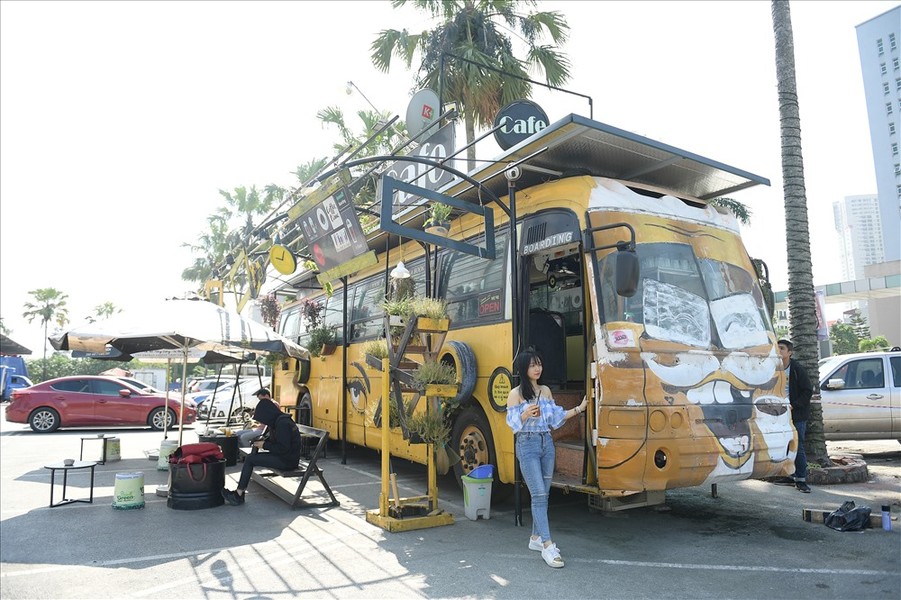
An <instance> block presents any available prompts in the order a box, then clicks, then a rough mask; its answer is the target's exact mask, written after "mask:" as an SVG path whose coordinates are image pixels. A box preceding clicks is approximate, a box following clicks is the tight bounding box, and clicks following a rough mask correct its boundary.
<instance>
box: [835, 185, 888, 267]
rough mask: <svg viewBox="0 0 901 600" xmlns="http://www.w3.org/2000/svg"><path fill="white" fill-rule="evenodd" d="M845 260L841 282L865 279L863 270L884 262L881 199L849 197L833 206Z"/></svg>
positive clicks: (870, 196)
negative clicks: (880, 211)
mask: <svg viewBox="0 0 901 600" xmlns="http://www.w3.org/2000/svg"><path fill="white" fill-rule="evenodd" d="M832 215H833V218H834V219H835V231H836V232H837V233H838V239H839V248H840V250H841V260H842V281H854V280H855V279H862V278H863V276H864V273H863V268H864V267H866V266H869V265H873V264H876V263H881V262H884V261H885V250H884V244H883V238H882V229H883V228H882V219H880V214H879V197H878V196H875V195H872V194H871V195H869V196H847V197H845V199H844V200H843V201H841V202H833V203H832Z"/></svg>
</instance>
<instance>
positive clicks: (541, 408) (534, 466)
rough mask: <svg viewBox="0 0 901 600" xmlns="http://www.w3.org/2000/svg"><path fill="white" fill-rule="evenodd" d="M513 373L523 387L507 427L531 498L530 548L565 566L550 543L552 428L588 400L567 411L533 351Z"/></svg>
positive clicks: (514, 394)
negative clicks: (543, 378)
mask: <svg viewBox="0 0 901 600" xmlns="http://www.w3.org/2000/svg"><path fill="white" fill-rule="evenodd" d="M514 371H515V372H516V373H518V374H519V379H520V382H521V383H520V385H518V386H517V387H515V388H513V389H512V390H510V395H509V396H508V397H507V425H509V426H510V428H511V429H512V430H513V433H515V434H516V456H517V458H518V459H519V468H520V470H521V471H522V477H523V479H524V480H525V482H526V485H527V486H528V488H529V495H530V496H531V497H532V536H531V537H530V538H529V549H530V550H539V551H541V557H542V558H543V559H544V562H546V563H547V564H548V566H551V567H554V568H559V567H562V566H563V558H562V557H561V556H560V550H559V549H558V548H557V544H555V543H554V542H553V541H551V532H550V526H549V525H548V520H547V499H548V494H549V493H550V491H551V478H552V477H553V475H554V456H555V455H554V440H553V439H552V438H551V429H557V428H559V427H560V426H561V425H563V423H565V422H566V421H567V420H568V419H571V418H572V417H574V416H576V415H579V414H582V413H583V412H585V407H586V406H587V404H588V401H587V400H586V399H585V398H583V399H582V403H581V404H579V406H577V407H575V408H572V409H570V410H565V409H564V408H563V407H561V406H558V405H557V403H556V402H554V397H553V395H552V394H551V390H550V389H549V388H548V387H547V386H546V385H541V384H540V383H539V381H538V380H539V379H541V372H542V366H541V356H539V354H538V353H537V352H535V351H534V350H524V351H523V352H520V353H519V355H518V356H517V357H516V360H515V364H514Z"/></svg>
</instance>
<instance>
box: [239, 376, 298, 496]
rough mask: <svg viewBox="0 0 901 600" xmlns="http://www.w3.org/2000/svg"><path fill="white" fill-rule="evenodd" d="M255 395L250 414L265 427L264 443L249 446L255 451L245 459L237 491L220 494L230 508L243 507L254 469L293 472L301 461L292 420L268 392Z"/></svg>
mask: <svg viewBox="0 0 901 600" xmlns="http://www.w3.org/2000/svg"><path fill="white" fill-rule="evenodd" d="M254 395H255V396H257V398H259V402H258V403H257V406H256V408H255V409H254V411H253V420H254V421H257V422H258V423H262V424H263V425H265V426H266V428H267V430H266V435H265V436H264V438H263V439H259V440H256V441H254V442H252V446H253V448H254V449H253V451H251V453H250V454H249V455H247V457H246V458H245V459H244V466H243V467H242V468H241V476H240V478H239V479H238V487H237V488H236V489H234V490H229V489H227V488H224V489H223V490H222V497H223V498H225V501H226V502H228V503H229V504H231V505H232V506H238V505H240V504H244V493H245V492H246V490H247V486H248V485H249V484H250V476H251V474H252V473H253V468H254V467H257V466H260V467H273V468H276V469H295V468H297V464H298V462H299V461H300V432H299V431H298V430H297V425H296V424H295V423H294V420H293V419H292V418H291V416H290V415H288V414H286V413H283V412H282V411H281V409H280V408H279V406H278V405H277V404H276V403H275V402H274V401H273V400H272V395H271V394H270V393H269V390H268V389H266V388H262V389H260V390H258V391H257V392H256V394H254ZM261 450H264V452H261Z"/></svg>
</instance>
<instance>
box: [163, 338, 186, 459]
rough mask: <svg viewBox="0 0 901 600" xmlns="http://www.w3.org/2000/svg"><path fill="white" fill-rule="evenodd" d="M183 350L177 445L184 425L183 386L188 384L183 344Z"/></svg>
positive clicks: (167, 410) (180, 443)
mask: <svg viewBox="0 0 901 600" xmlns="http://www.w3.org/2000/svg"><path fill="white" fill-rule="evenodd" d="M182 350H183V352H184V353H183V355H182V356H183V359H182V362H181V406H180V407H179V412H180V414H179V415H178V445H179V446H181V445H182V441H181V439H182V433H183V430H184V426H185V394H186V393H187V391H186V390H185V387H186V386H187V385H188V382H187V378H188V347H187V346H185V347H184V348H182ZM166 412H167V413H168V412H169V409H168V407H166Z"/></svg>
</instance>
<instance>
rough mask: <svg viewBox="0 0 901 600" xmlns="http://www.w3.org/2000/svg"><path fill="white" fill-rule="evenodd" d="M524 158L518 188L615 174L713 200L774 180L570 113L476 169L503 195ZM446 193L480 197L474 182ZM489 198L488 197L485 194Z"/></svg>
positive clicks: (477, 175) (475, 199)
mask: <svg viewBox="0 0 901 600" xmlns="http://www.w3.org/2000/svg"><path fill="white" fill-rule="evenodd" d="M516 163H519V165H520V166H521V167H523V169H522V171H523V172H522V177H521V178H520V179H519V181H518V182H517V183H516V187H517V189H524V188H527V187H530V186H533V185H536V184H539V183H542V182H544V181H547V180H549V179H555V178H557V177H561V176H566V175H592V176H596V177H610V178H612V179H622V180H626V181H631V182H635V183H639V184H644V185H649V186H655V187H661V188H666V189H668V190H672V191H674V192H676V193H679V194H684V195H687V196H692V197H695V198H699V199H701V200H710V199H712V198H718V197H721V196H724V195H726V194H731V193H733V192H737V191H739V190H743V189H745V188H748V187H752V186H755V185H758V184H763V185H769V184H770V181H769V180H768V179H766V178H764V177H761V176H759V175H754V174H753V173H748V172H747V171H742V170H741V169H737V168H735V167H730V166H729V165H725V164H723V163H720V162H717V161H715V160H711V159H709V158H704V157H703V156H699V155H697V154H693V153H691V152H687V151H685V150H680V149H679V148H676V147H674V146H670V145H668V144H664V143H662V142H657V141H655V140H652V139H649V138H646V137H643V136H640V135H638V134H635V133H631V132H629V131H625V130H623V129H618V128H616V127H613V126H611V125H607V124H604V123H600V122H598V121H593V120H591V119H587V118H585V117H581V116H579V115H575V114H570V115H568V116H567V117H564V118H563V119H560V120H559V121H557V122H556V123H552V124H551V125H549V126H548V127H547V128H545V129H544V130H542V131H540V132H539V133H537V134H535V135H533V136H532V137H530V138H528V139H527V140H525V141H523V142H521V143H520V144H518V145H516V146H514V147H512V148H510V149H509V150H507V151H506V152H505V153H503V154H501V155H500V156H498V157H497V158H495V159H494V161H492V162H491V163H490V164H489V165H488V166H485V167H483V168H481V169H478V170H476V171H475V172H474V173H470V175H472V177H473V178H474V179H476V180H478V181H480V182H482V184H483V185H484V186H486V187H488V188H489V189H490V190H491V191H492V192H494V193H495V194H496V195H497V196H498V197H501V196H504V195H506V193H507V180H506V178H505V177H504V171H505V170H506V169H507V168H509V167H510V166H511V165H513V164H516ZM442 193H445V194H448V195H450V196H457V197H460V198H463V199H466V200H470V201H473V202H478V197H479V196H478V191H477V190H476V189H474V188H473V186H472V185H470V184H468V183H465V182H462V183H461V182H458V183H455V184H452V185H450V186H449V187H447V188H445V189H444V190H442ZM483 200H484V198H483Z"/></svg>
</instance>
